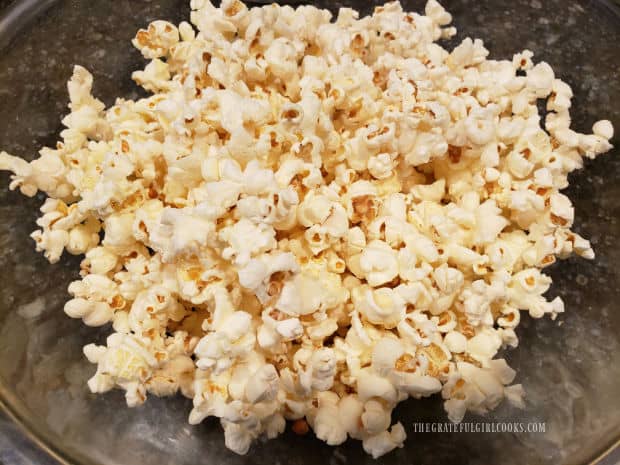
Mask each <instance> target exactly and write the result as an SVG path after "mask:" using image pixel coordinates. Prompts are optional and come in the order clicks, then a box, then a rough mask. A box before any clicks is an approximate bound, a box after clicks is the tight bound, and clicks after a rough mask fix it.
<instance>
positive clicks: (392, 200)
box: [0, 0, 614, 458]
mask: <svg viewBox="0 0 620 465" xmlns="http://www.w3.org/2000/svg"><path fill="white" fill-rule="evenodd" d="M190 6H191V9H192V12H191V15H190V21H191V24H190V23H188V22H182V23H181V24H179V25H178V27H177V26H175V25H173V24H171V23H168V22H166V21H154V22H153V23H151V24H150V25H148V26H147V27H146V28H145V29H141V30H140V31H138V33H137V34H136V36H135V38H134V39H133V41H132V43H133V44H134V46H135V47H136V48H137V49H138V50H140V52H141V53H142V55H143V56H144V57H145V58H147V59H148V60H149V62H148V63H147V64H146V65H145V67H144V68H143V69H142V70H138V71H135V72H134V73H133V74H132V78H133V79H134V81H135V82H136V83H137V84H138V85H140V86H142V87H143V88H144V89H145V90H147V91H149V92H150V93H151V94H152V95H150V96H149V97H146V98H143V99H139V100H137V101H133V100H124V99H118V100H117V101H116V103H115V105H114V106H112V107H111V108H109V109H106V108H105V105H104V104H103V102H101V101H99V100H98V99H96V98H95V97H94V96H93V95H92V87H93V77H92V75H91V74H90V73H89V72H88V71H87V70H86V69H84V68H82V67H80V66H76V67H75V68H74V71H73V75H72V76H71V79H70V80H69V82H68V92H69V100H70V103H69V110H70V112H69V114H68V115H67V116H65V117H64V118H63V120H62V122H63V124H64V125H65V126H66V129H65V130H63V131H62V132H61V137H62V142H59V143H58V144H57V145H56V148H55V149H51V148H43V149H42V150H41V151H40V152H39V154H40V157H39V158H37V159H36V160H34V161H32V162H30V163H28V162H26V161H24V160H22V159H21V158H18V157H15V156H12V155H9V154H8V153H6V152H0V169H3V170H8V171H11V172H12V173H13V174H12V177H11V183H10V185H9V187H10V189H16V188H19V189H20V191H21V192H22V193H23V194H24V195H27V196H31V197H32V196H34V195H35V194H36V193H37V191H39V190H41V191H43V192H45V193H46V194H47V196H48V198H47V200H46V201H45V202H44V204H43V206H42V207H41V213H42V216H41V217H40V218H39V219H38V220H37V226H38V227H39V229H38V230H37V231H35V232H34V233H32V236H31V237H32V238H33V239H34V241H35V244H36V249H37V250H38V251H42V252H44V254H45V256H46V258H47V259H48V260H49V261H50V262H52V263H54V262H57V261H59V260H60V259H61V256H62V254H63V252H64V251H65V250H66V251H67V252H69V253H70V254H75V255H81V254H84V255H85V257H84V259H83V260H82V263H81V265H80V276H81V278H82V279H81V280H78V281H75V282H73V283H71V284H70V286H69V292H70V293H71V294H72V296H73V298H72V299H71V300H69V301H68V302H67V303H66V304H65V307H64V310H65V313H67V314H68V315H69V316H70V317H73V318H81V319H82V320H83V321H84V323H85V324H86V325H89V326H103V325H105V324H106V323H112V325H111V326H112V330H113V332H112V334H111V335H110V336H109V337H108V339H107V341H106V344H105V345H101V346H97V345H95V344H89V345H87V346H85V347H84V354H85V356H86V357H87V359H88V360H89V361H90V362H91V363H93V364H96V365H97V369H96V373H95V374H94V376H93V377H92V378H91V379H90V380H89V381H88V387H89V389H90V390H91V391H92V392H94V393H103V392H107V391H109V390H111V389H113V388H119V389H122V390H124V391H125V397H126V400H127V404H128V405H129V406H136V405H139V404H141V403H143V402H145V401H146V398H147V395H148V394H149V393H150V394H154V395H157V396H170V395H174V394H176V393H178V392H179V393H181V394H182V395H184V396H186V397H189V398H191V399H193V408H192V410H191V412H190V414H189V419H188V420H189V423H190V424H197V423H200V422H202V421H203V420H204V419H206V418H207V417H210V416H213V417H217V418H219V421H220V423H221V425H222V428H223V430H224V441H225V444H226V446H227V447H228V448H230V449H231V450H233V451H234V452H236V453H239V454H245V453H247V452H248V450H249V448H250V447H251V445H252V443H253V442H254V441H255V440H257V439H258V438H259V437H261V436H264V437H266V438H274V437H276V436H278V435H279V434H281V433H282V432H283V431H284V429H285V424H286V420H295V421H297V423H295V427H294V431H296V432H298V433H301V434H303V433H305V432H306V431H307V430H308V428H309V427H311V428H312V429H313V430H314V432H315V434H316V436H317V437H318V438H320V439H322V440H324V441H325V442H327V443H328V444H331V445H336V444H341V443H343V442H344V441H346V439H347V438H348V437H351V438H354V439H358V440H361V441H362V445H363V448H364V450H365V451H366V452H367V453H369V454H371V455H372V456H373V457H374V458H377V457H379V456H381V455H383V454H386V453H388V452H390V451H391V450H393V449H395V448H398V447H402V446H403V442H404V440H405V437H406V435H405V430H404V428H403V426H402V425H401V424H400V423H396V424H394V425H392V426H391V424H392V421H391V414H392V411H393V409H394V408H395V407H396V405H397V404H398V402H400V401H402V400H405V399H406V398H408V397H414V398H421V397H426V396H430V395H432V394H435V393H438V392H441V395H442V397H443V398H444V408H445V410H446V412H447V414H448V418H449V419H450V420H451V421H455V422H458V421H461V420H462V419H463V416H464V415H465V413H466V412H467V411H468V410H469V411H472V412H475V413H478V414H483V413H485V412H487V411H489V410H490V409H493V408H495V407H496V406H497V405H498V404H499V402H501V401H502V399H504V398H505V399H507V400H508V401H509V402H510V403H511V404H513V405H514V406H516V407H523V404H524V401H523V396H524V389H523V387H522V386H521V385H520V384H512V385H511V383H512V382H513V380H514V378H515V372H514V370H512V369H511V368H510V367H509V366H508V365H507V363H506V361H505V360H504V359H498V358H496V357H497V354H498V352H499V350H500V349H501V348H503V347H506V346H510V347H516V346H517V345H518V343H519V339H518V337H517V335H516V332H515V329H516V327H517V326H518V325H519V322H520V320H521V311H527V312H529V314H530V316H531V317H534V318H540V317H542V316H544V315H545V314H549V315H550V316H551V318H555V317H556V316H557V315H558V314H559V313H562V312H564V310H565V309H564V303H563V302H562V300H561V298H559V297H557V298H555V299H553V300H552V301H548V300H547V299H546V298H545V297H544V294H545V292H546V291H547V290H548V289H549V287H550V285H551V278H549V277H548V276H545V275H544V274H543V273H541V270H542V268H544V267H546V266H549V265H551V264H552V263H554V262H555V261H556V257H557V258H566V257H568V256H569V255H570V254H571V253H573V252H574V253H576V254H578V255H580V256H583V257H585V258H588V259H592V258H594V251H593V250H592V247H591V244H590V243H589V242H588V241H587V240H586V239H584V238H582V237H581V236H579V235H578V234H575V233H573V232H572V231H571V230H570V227H571V226H572V224H573V222H574V220H575V212H574V208H573V206H572V204H571V202H570V200H569V199H568V197H566V196H565V195H563V194H561V193H560V191H561V190H562V189H564V188H566V187H567V186H568V175H569V174H570V173H571V172H572V171H573V170H575V169H578V168H581V167H582V166H583V157H587V158H594V157H595V156H597V155H599V154H601V153H603V152H606V151H608V150H609V149H610V148H611V144H610V143H609V140H610V139H611V138H612V137H613V135H614V129H613V127H612V124H611V123H610V122H609V121H607V120H600V121H597V122H596V123H595V124H594V125H593V127H592V134H580V133H578V132H576V131H575V130H573V129H571V117H570V108H571V106H572V98H573V92H572V90H571V88H570V87H569V86H568V85H567V84H566V83H564V82H563V81H561V80H560V79H558V78H556V76H555V74H554V72H553V70H552V69H551V67H550V66H549V65H548V64H547V63H545V62H539V63H535V62H534V60H533V53H532V52H530V51H528V50H525V51H523V52H521V53H517V54H515V55H514V56H513V57H512V58H511V59H510V60H487V56H488V54H489V51H488V50H487V49H486V48H485V47H484V44H483V42H482V41H481V40H480V39H471V38H465V39H464V40H463V41H461V43H460V44H459V45H458V46H456V47H455V48H454V49H453V50H452V51H447V50H444V49H443V48H442V47H441V46H440V45H438V44H437V43H435V41H437V40H439V39H440V38H450V37H452V36H453V35H454V34H455V33H456V30H455V29H454V28H453V27H450V26H449V24H450V22H451V19H452V17H451V15H450V13H448V12H447V11H446V10H445V9H444V8H443V7H442V6H441V5H440V4H439V3H437V1H435V0H429V1H428V2H427V4H426V7H425V10H424V13H425V15H418V14H409V13H405V12H403V11H402V8H401V6H400V4H398V3H397V2H392V3H388V4H386V5H384V6H382V7H377V8H376V9H375V11H374V14H373V15H372V16H370V17H365V18H359V15H358V13H357V12H356V11H354V10H351V9H347V8H343V9H341V10H340V11H339V13H338V16H337V18H336V19H335V20H334V21H331V13H329V12H328V11H325V10H319V9H317V8H314V7H311V6H301V7H299V8H297V9H293V8H291V7H288V6H278V5H276V4H273V5H266V6H263V7H260V8H259V7H256V8H248V7H247V6H246V5H244V4H243V3H241V2H240V1H239V0H223V1H222V3H221V6H220V7H215V6H214V5H213V4H212V3H211V2H210V1H208V0H191V2H190ZM518 71H519V73H517V72H518ZM544 98H546V99H547V103H546V105H547V110H548V112H547V115H546V117H545V120H544V130H543V129H541V121H540V116H539V113H538V107H537V100H538V99H544Z"/></svg>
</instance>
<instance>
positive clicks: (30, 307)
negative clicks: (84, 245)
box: [0, 0, 620, 465]
mask: <svg viewBox="0 0 620 465" xmlns="http://www.w3.org/2000/svg"><path fill="white" fill-rule="evenodd" d="M8 3H9V2H7V1H5V0H0V7H5V8H4V9H3V11H4V10H6V6H7V5H8ZM314 3H315V4H316V5H317V6H322V7H328V8H330V9H331V10H332V11H335V10H336V9H337V7H339V6H341V5H347V6H353V7H356V8H358V9H361V11H362V12H363V13H369V12H370V11H371V9H372V7H373V6H374V4H375V2H374V1H373V2H368V1H362V0H348V1H345V2H330V1H329V0H318V1H316V2H314ZM188 4H189V0H158V1H150V0H114V2H110V1H104V0H97V1H96V0H59V1H53V0H44V1H22V2H17V7H15V6H14V7H13V9H12V10H10V12H11V14H10V15H8V16H7V15H5V16H4V17H3V18H1V19H0V45H4V48H3V50H2V53H1V54H0V114H1V115H2V118H1V119H0V134H1V136H0V147H2V149H4V150H7V151H8V152H10V153H13V154H16V155H20V156H22V157H24V158H26V159H32V158H33V157H34V156H35V154H36V151H37V150H38V148H40V147H41V146H43V145H53V144H54V143H55V141H56V140H57V137H58V134H59V131H60V130H61V125H60V117H61V115H63V114H65V113H66V112H67V108H66V104H67V100H68V98H67V92H66V81H67V79H68V78H69V76H70V74H71V69H72V67H73V65H74V64H78V63H79V64H81V65H84V66H86V67H87V68H88V69H89V70H90V71H91V72H92V73H93V74H94V76H95V87H94V93H95V95H96V96H97V97H99V98H102V99H103V100H104V101H105V102H106V104H111V103H112V102H113V100H114V98H115V97H116V96H123V97H128V98H135V97H138V96H139V95H140V93H139V91H138V89H137V87H136V86H135V85H134V83H133V82H132V81H131V79H130V71H132V70H134V69H137V68H139V67H141V66H143V63H144V62H143V59H142V58H141V56H140V54H139V53H138V52H137V51H136V50H134V49H133V47H132V46H131V44H130V39H131V38H132V37H133V36H134V34H135V32H136V30H137V29H138V28H140V27H142V26H144V25H146V24H147V23H148V22H149V21H151V20H154V19H167V20H170V21H174V22H179V21H181V20H182V19H186V18H187V17H188V14H189V5H188ZM444 4H445V6H446V7H447V8H448V10H449V11H450V12H452V13H453V15H454V18H455V20H454V23H455V25H456V26H457V28H458V29H459V34H458V36H457V38H458V40H460V39H462V38H464V37H466V36H468V35H471V36H474V37H480V38H483V39H484V40H485V44H486V46H487V47H488V48H489V49H490V51H491V57H492V58H505V57H510V56H512V54H513V53H515V52H517V51H520V50H522V49H523V48H528V49H530V50H532V51H534V52H535V57H536V59H538V60H546V61H547V62H549V63H550V64H551V65H552V67H553V69H554V70H555V71H556V75H558V76H559V77H561V78H562V79H564V80H566V81H567V82H568V83H570V84H571V85H572V86H573V89H574V92H575V100H574V108H573V116H574V126H575V127H576V128H577V129H578V130H580V131H587V130H589V128H590V127H591V125H592V123H593V122H594V121H595V120H596V119H599V118H607V119H610V120H612V121H613V123H614V125H615V126H616V127H617V128H620V106H619V105H618V102H619V101H620V79H618V72H619V65H618V63H620V60H619V58H620V49H619V48H618V44H620V19H619V18H620V16H619V15H618V11H617V9H616V8H615V7H614V6H612V5H611V4H609V3H606V2H604V1H589V2H585V1H576V0H544V1H543V0H531V1H515V0H451V1H447V0H446V1H445V2H444ZM404 6H405V7H406V9H409V10H417V11H419V10H421V9H422V8H423V2H421V1H405V2H404ZM43 10H45V12H44V13H42V11H43ZM616 141H617V139H616ZM617 152H618V150H614V151H612V152H611V153H610V154H607V155H605V156H602V157H600V158H599V159H598V160H596V161H594V162H587V163H586V168H585V169H584V170H583V171H579V172H577V173H575V174H574V175H572V176H571V181H572V183H571V186H570V188H569V189H568V190H567V191H568V195H569V196H570V197H571V198H572V199H573V201H574V203H575V208H576V229H577V232H579V233H580V234H583V235H584V236H585V237H588V238H590V239H591V240H592V243H593V245H594V248H595V250H596V253H597V258H596V260H595V261H593V262H588V261H584V260H581V259H577V258H570V259H568V260H566V261H564V262H562V263H557V264H556V265H554V266H553V267H552V268H551V270H550V273H551V274H552V276H553V279H554V285H553V287H552V289H551V291H550V293H551V294H553V295H556V294H557V295H561V296H562V297H563V298H564V299H565V302H566V313H565V314H563V315H561V316H560V317H559V318H558V319H557V320H555V321H551V320H549V319H543V320H538V321H532V320H530V319H529V318H527V317H524V318H523V323H522V325H521V326H520V327H519V330H518V333H519V337H520V339H521V344H520V346H519V347H518V348H517V349H515V350H511V351H509V352H508V353H507V354H506V355H507V357H508V359H509V361H510V363H511V365H512V366H513V367H515V368H516V369H517V370H518V377H517V382H520V383H522V384H523V385H524V387H525V389H526V391H527V406H526V408H525V410H515V409H512V408H510V407H508V406H507V405H502V406H500V408H499V409H497V410H496V411H494V412H493V413H492V414H490V415H489V416H487V417H485V418H480V417H476V416H474V415H468V416H467V417H466V421H472V422H478V423H480V422H499V421H508V422H512V421H521V422H545V426H546V432H545V433H536V434H534V433H516V434H515V433H512V434H510V433H469V434H468V433H461V434H456V433H454V434H450V433H414V432H413V426H412V425H413V422H431V421H440V422H444V421H447V420H446V416H445V414H444V413H443V410H442V407H441V402H440V400H439V399H437V398H436V397H433V398H431V399H428V400H424V401H409V402H405V403H403V404H401V405H400V406H399V407H398V408H397V410H396V412H395V417H396V419H398V420H400V421H401V422H402V423H403V425H404V426H405V429H406V430H407V432H408V436H409V438H408V439H407V441H406V444H405V447H404V448H403V449H399V450H396V451H395V452H393V453H390V454H388V455H387V456H385V457H383V458H382V459H381V463H386V464H405V463H413V462H415V463H417V464H420V465H424V464H431V463H433V464H434V463H444V464H465V463H467V464H490V463H503V464H505V465H509V464H513V463H515V464H523V463H528V464H530V465H536V464H543V463H556V464H564V465H577V464H585V463H590V462H592V461H594V460H595V459H596V458H597V457H600V456H601V455H602V454H604V453H605V451H607V450H609V449H610V447H612V446H613V444H614V443H615V442H616V441H617V440H618V438H620V395H619V394H620V389H619V386H618V382H619V380H620V336H619V335H620V312H619V308H618V306H619V303H620V279H619V274H620V267H619V266H618V263H620V247H618V241H619V240H620V234H619V232H620V223H619V218H620V183H618V182H617V180H618V178H619V176H620V159H619V158H618V153H617ZM7 185H8V174H7V173H0V186H2V187H1V188H0V212H1V218H2V221H0V269H1V270H2V271H3V273H2V284H0V402H1V404H2V406H3V407H4V409H5V410H6V412H8V414H9V415H10V416H11V417H12V418H13V419H14V420H15V421H16V422H17V423H18V424H19V425H21V427H22V428H23V429H24V430H25V431H26V434H27V436H28V437H30V438H31V440H33V441H35V442H36V443H37V444H38V445H39V446H40V447H42V448H43V449H44V450H45V453H46V454H50V455H51V456H53V457H55V458H56V459H57V460H60V461H61V462H66V463H71V464H83V465H86V464H93V465H94V464H110V465H112V464H135V463H175V464H177V465H196V464H198V463H213V464H216V463H217V464H220V463H225V464H230V465H236V464H243V463H254V464H263V463H264V464H277V463H290V464H300V465H301V464H310V463H326V464H327V463H329V464H344V463H347V462H350V463H357V464H371V463H377V462H375V461H373V460H372V459H371V458H370V457H368V456H366V454H365V453H364V452H363V450H362V448H361V445H360V443H359V442H357V441H350V442H347V443H346V444H344V445H342V446H339V447H336V448H332V447H329V446H326V445H325V444H323V443H322V442H321V441H319V440H317V439H316V438H314V437H313V436H312V435H311V434H309V435H306V436H297V435H295V434H293V433H291V432H290V431H287V432H286V433H285V434H283V435H282V436H281V437H280V438H279V439H276V440H272V441H269V442H259V443H258V444H256V445H255V446H253V447H252V449H251V450H250V452H249V454H248V455H247V456H243V457H242V456H237V455H235V454H233V453H232V452H230V451H228V450H227V449H226V448H225V447H224V440H223V435H222V432H221V430H220V426H219V424H218V423H217V422H216V421H206V422H205V423H203V424H201V425H199V426H190V425H189V424H187V416H188V412H189V410H190V404H191V402H190V401H189V400H186V399H182V398H174V399H157V398H156V397H154V396H152V397H150V398H149V400H148V401H147V403H146V404H145V405H144V406H142V407H139V408H135V409H128V408H126V407H125V404H124V399H123V396H122V394H121V393H120V392H118V391H117V392H112V393H108V394H106V395H102V396H94V395H91V394H90V393H89V392H88V390H87V388H86V384H85V382H86V380H87V379H88V378H89V377H90V376H91V375H92V373H93V371H94V366H92V365H90V364H89V363H88V362H87V361H86V360H85V359H84V357H83V356H82V351H81V348H82V346H83V345H84V344H86V343H89V342H93V341H94V342H101V341H103V340H104V339H105V336H106V334H107V333H108V331H109V330H108V328H103V329H93V328H88V327H85V326H84V325H83V324H82V322H81V321H76V320H71V319H69V318H68V317H66V316H65V315H64V313H63V311H62V307H63V304H64V302H65V301H66V300H67V299H68V295H67V292H66V288H67V285H68V283H69V282H70V281H71V280H73V279H75V278H77V276H78V274H77V273H78V269H79V267H78V264H79V258H76V257H68V256H65V257H63V259H62V261H61V262H60V263H59V264H57V265H54V266H52V265H49V264H48V263H47V262H46V261H45V259H44V258H43V257H42V256H41V255H39V254H38V253H36V252H35V251H34V246H33V243H32V240H31V239H30V238H29V237H28V234H30V232H31V231H33V230H34V229H35V219H36V218H37V216H38V207H39V206H40V205H41V203H42V201H43V197H42V196H41V195H39V196H37V197H35V198H32V199H28V198H25V197H23V196H21V195H20V194H19V193H15V192H9V191H8V189H7V187H6V186H7Z"/></svg>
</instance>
